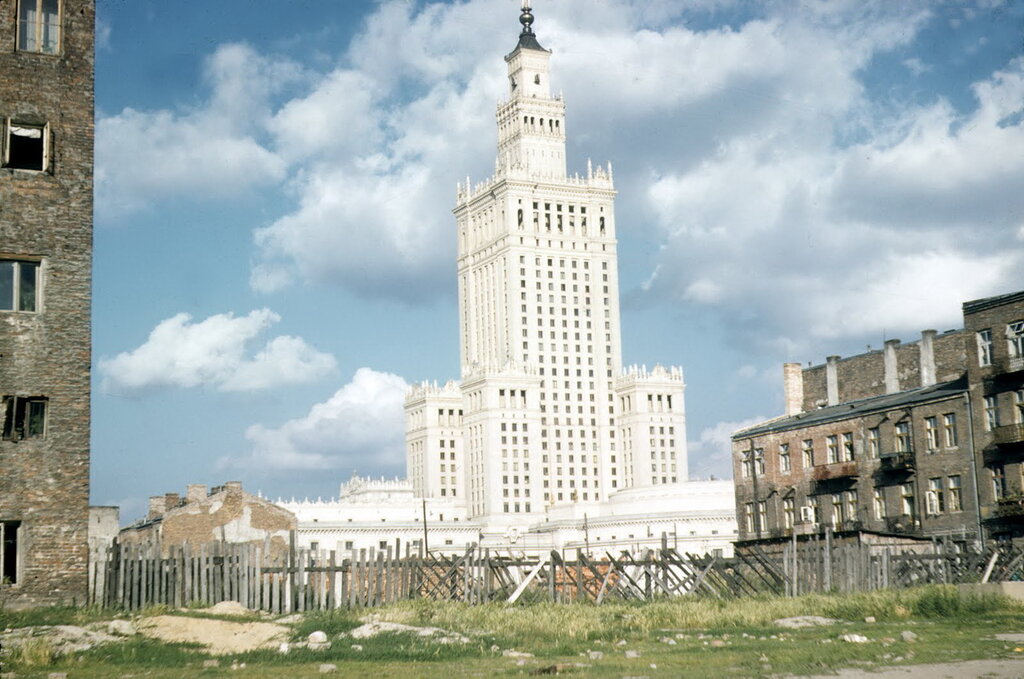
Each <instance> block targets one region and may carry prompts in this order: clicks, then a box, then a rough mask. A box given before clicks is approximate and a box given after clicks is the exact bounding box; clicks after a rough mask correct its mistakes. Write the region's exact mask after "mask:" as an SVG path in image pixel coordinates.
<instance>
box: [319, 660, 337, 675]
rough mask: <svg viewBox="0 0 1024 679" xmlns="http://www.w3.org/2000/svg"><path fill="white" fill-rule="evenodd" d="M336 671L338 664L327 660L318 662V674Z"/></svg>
mask: <svg viewBox="0 0 1024 679" xmlns="http://www.w3.org/2000/svg"><path fill="white" fill-rule="evenodd" d="M337 671H338V666H337V665H335V664H334V663H329V662H325V663H320V674H331V673H332V672H337Z"/></svg>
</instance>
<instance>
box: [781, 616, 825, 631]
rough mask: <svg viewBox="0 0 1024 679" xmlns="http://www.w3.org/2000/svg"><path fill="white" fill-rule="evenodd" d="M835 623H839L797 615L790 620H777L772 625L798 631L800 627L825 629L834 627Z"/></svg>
mask: <svg viewBox="0 0 1024 679" xmlns="http://www.w3.org/2000/svg"><path fill="white" fill-rule="evenodd" d="M837 622H839V621H838V620H836V619H835V618H823V617H821V616H820V615H798V616H795V617H792V618H779V619H778V620H775V621H774V622H772V624H773V625H775V626H776V627H783V628H785V629H800V628H802V627H825V626H828V625H835V624H836V623H837Z"/></svg>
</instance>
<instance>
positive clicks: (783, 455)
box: [779, 443, 793, 528]
mask: <svg viewBox="0 0 1024 679" xmlns="http://www.w3.org/2000/svg"><path fill="white" fill-rule="evenodd" d="M792 469H793V463H792V461H791V460H790V459H789V444H788V443H780V444H779V470H780V471H782V472H787V473H788V472H790V471H792ZM788 527H789V526H787V528H788Z"/></svg>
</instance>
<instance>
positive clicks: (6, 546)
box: [0, 521, 21, 586]
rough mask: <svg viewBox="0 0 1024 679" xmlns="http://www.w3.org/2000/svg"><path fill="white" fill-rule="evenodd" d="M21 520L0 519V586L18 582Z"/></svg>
mask: <svg viewBox="0 0 1024 679" xmlns="http://www.w3.org/2000/svg"><path fill="white" fill-rule="evenodd" d="M20 529H21V521H0V586H3V585H16V584H18V538H19V532H20Z"/></svg>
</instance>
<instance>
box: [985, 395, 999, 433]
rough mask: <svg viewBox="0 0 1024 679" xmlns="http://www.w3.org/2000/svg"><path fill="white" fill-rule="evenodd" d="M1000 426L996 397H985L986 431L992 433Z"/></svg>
mask: <svg viewBox="0 0 1024 679" xmlns="http://www.w3.org/2000/svg"><path fill="white" fill-rule="evenodd" d="M998 426H999V410H998V409H997V406H996V397H995V396H986V397H985V430H986V431H992V430H993V429H995V428H996V427H998Z"/></svg>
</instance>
